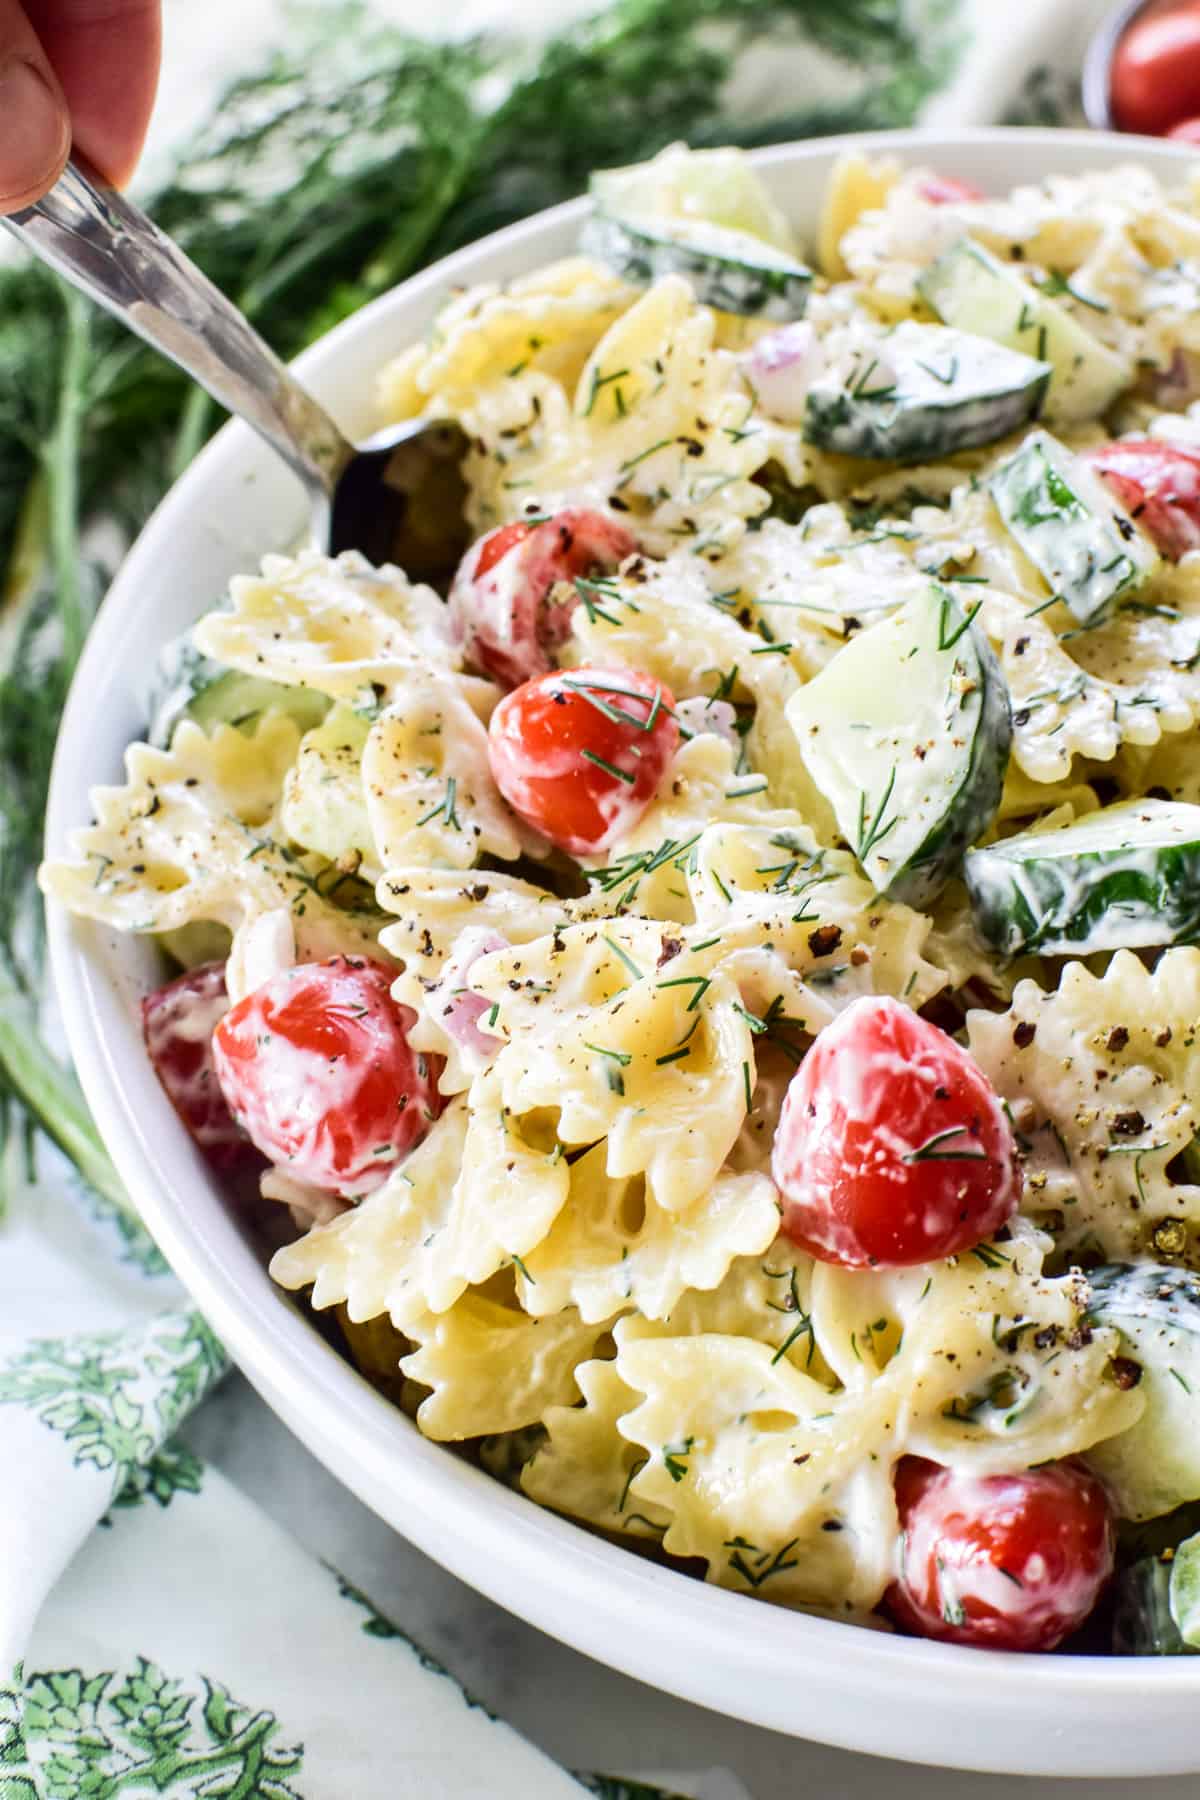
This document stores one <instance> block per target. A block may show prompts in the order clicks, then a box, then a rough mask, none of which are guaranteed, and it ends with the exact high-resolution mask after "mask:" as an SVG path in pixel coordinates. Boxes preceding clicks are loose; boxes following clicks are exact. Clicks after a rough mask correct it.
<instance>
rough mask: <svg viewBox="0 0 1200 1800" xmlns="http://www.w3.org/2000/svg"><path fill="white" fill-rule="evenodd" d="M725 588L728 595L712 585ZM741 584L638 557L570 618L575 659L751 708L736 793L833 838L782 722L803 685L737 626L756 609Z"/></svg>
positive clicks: (824, 806)
mask: <svg viewBox="0 0 1200 1800" xmlns="http://www.w3.org/2000/svg"><path fill="white" fill-rule="evenodd" d="M722 582H723V583H724V584H725V585H724V590H723V591H722V589H721V588H720V587H719V585H715V584H720V583H722ZM731 583H732V584H733V585H731ZM736 583H737V574H736V567H735V569H734V572H733V573H732V574H731V575H730V576H729V577H728V578H727V576H726V565H725V564H724V563H721V564H720V565H718V566H717V567H715V568H713V569H709V570H708V571H707V572H706V570H705V566H704V564H703V563H702V562H698V561H697V559H696V558H695V557H693V556H689V555H686V554H683V553H679V552H677V553H676V554H675V555H672V556H668V557H666V559H665V560H664V561H662V562H659V563H650V562H647V561H645V560H642V559H638V560H637V561H635V562H633V563H629V564H626V566H625V567H624V568H623V569H622V570H621V571H620V572H619V573H618V574H616V575H613V576H606V577H605V578H604V580H603V581H601V582H598V583H595V584H594V585H593V588H592V589H591V590H584V592H585V599H584V603H583V604H582V605H580V606H578V607H577V608H576V610H575V614H574V617H573V619H572V632H573V635H572V639H571V644H570V647H569V650H568V653H567V654H568V657H569V660H571V661H572V662H579V663H587V664H589V665H593V666H599V667H601V668H604V667H621V666H633V667H636V668H638V669H643V670H645V672H646V673H647V674H649V675H652V676H654V677H655V679H656V680H659V681H662V682H664V683H665V684H666V686H667V687H668V688H669V689H670V691H671V692H672V694H674V696H675V698H676V699H677V700H685V699H689V698H703V699H710V698H719V699H724V700H733V701H736V702H742V703H745V704H747V705H753V707H754V714H753V717H752V718H750V719H749V721H748V731H747V734H746V737H745V754H744V756H742V757H741V758H738V759H736V767H737V774H738V785H740V787H741V789H742V790H743V793H751V794H752V793H754V792H756V791H759V790H761V792H762V795H763V799H762V805H763V806H764V807H781V806H782V807H794V808H796V809H798V810H799V811H800V812H801V813H802V814H803V816H804V817H805V818H806V819H807V820H808V821H809V822H810V824H812V825H813V826H814V827H816V829H817V830H818V831H820V833H821V834H822V836H824V837H826V838H828V837H830V836H831V833H832V828H833V814H832V812H831V811H830V809H829V806H828V803H827V802H826V801H825V800H824V798H823V797H822V795H821V794H820V793H819V792H818V790H817V788H816V786H815V784H814V783H813V781H812V779H811V777H810V776H809V773H808V770H807V769H806V767H805V765H804V760H803V758H802V757H801V755H800V751H799V748H798V746H797V743H796V738H795V735H794V733H793V732H792V731H791V729H790V728H789V727H788V725H787V723H786V720H785V719H784V714H783V709H784V707H785V705H786V704H787V701H788V700H789V699H790V697H791V695H792V694H793V693H795V691H796V689H797V688H798V687H799V685H800V680H801V676H800V673H799V672H798V671H797V670H796V669H795V668H794V667H793V666H792V663H791V661H790V660H789V658H788V656H787V655H786V654H782V655H781V654H779V653H778V652H777V651H776V650H775V649H774V647H773V646H772V644H770V643H769V642H768V641H767V640H766V639H765V638H764V637H762V636H760V635H758V634H757V633H756V632H752V631H748V630H746V629H745V627H744V626H743V625H741V624H740V623H739V622H738V618H737V616H735V613H736V612H738V611H739V610H740V612H742V613H744V614H745V616H746V617H747V618H749V617H751V616H752V609H751V607H750V604H749V600H748V598H743V597H742V590H741V588H740V587H738V586H737V585H736ZM779 635H780V636H782V635H783V634H782V633H781V634H779ZM801 660H802V659H801ZM687 748H688V746H686V745H685V746H684V750H685V751H686V750H687ZM681 754H682V752H681ZM726 785H732V783H727V784H726ZM668 792H669V789H664V790H663V793H662V794H661V795H660V798H661V799H664V800H665V799H666V796H667V793H668Z"/></svg>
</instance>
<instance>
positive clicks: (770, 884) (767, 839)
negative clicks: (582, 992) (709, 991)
mask: <svg viewBox="0 0 1200 1800" xmlns="http://www.w3.org/2000/svg"><path fill="white" fill-rule="evenodd" d="M687 879H688V887H689V890H690V892H691V895H692V904H693V909H694V912H695V921H696V922H695V924H694V926H692V927H691V929H690V931H689V933H688V940H687V941H688V942H689V943H693V944H702V943H703V944H707V943H708V940H710V939H715V940H716V944H717V945H718V946H719V966H720V967H722V968H724V969H725V970H726V972H727V973H729V974H731V975H732V976H733V978H734V979H735V980H737V981H738V984H739V986H740V987H741V988H742V990H743V998H744V999H745V1000H746V1002H747V1004H750V1003H752V1002H758V1003H760V1004H766V1005H767V1006H768V1007H769V1006H770V1004H771V1003H772V1002H773V1001H775V1000H776V998H777V997H778V998H779V1000H781V1001H783V1002H786V1006H785V1010H786V1011H787V1013H788V1014H789V1016H795V1015H796V1013H797V1008H798V1009H799V1017H800V1020H801V1023H802V1025H803V1028H804V1029H806V1030H808V1031H810V1032H812V1031H815V1030H816V1029H818V1028H819V1027H820V1026H821V1025H824V1024H827V1023H828V1021H829V1019H830V1018H831V1017H832V1015H833V1012H834V1011H835V1010H836V1009H837V1008H838V1007H839V1006H842V1005H845V1004H846V1003H847V1002H848V1001H849V1000H852V999H854V998H856V997H857V996H858V995H859V994H865V993H882V994H893V995H895V996H897V997H903V998H905V999H907V1000H908V1001H909V1002H910V1003H911V1004H912V1005H914V1006H921V1005H923V1004H924V1002H925V1001H926V1000H928V999H930V998H931V997H932V996H933V995H934V994H935V993H938V992H939V991H940V990H941V989H942V988H943V987H944V986H945V984H946V977H945V974H944V973H943V971H942V970H941V969H940V968H938V967H937V966H936V964H935V963H933V962H931V961H929V960H928V959H927V958H926V956H925V955H924V950H925V947H926V944H927V942H928V940H929V935H930V921H929V919H928V917H927V916H926V915H925V914H924V913H919V912H916V911H914V909H913V908H911V907H908V906H905V905H903V904H902V903H901V902H899V901H892V900H886V899H883V898H881V897H880V896H879V895H878V894H877V893H876V892H875V889H874V887H873V886H872V884H871V883H870V882H869V881H867V880H866V879H865V878H864V877H863V875H862V874H861V873H860V871H859V869H858V866H857V864H856V863H855V861H854V859H853V858H852V857H851V856H850V855H849V854H848V853H847V852H845V851H840V850H827V849H824V848H822V847H821V846H819V845H818V844H817V842H816V839H815V838H814V836H813V834H812V833H811V832H810V831H808V830H806V829H805V828H804V827H803V826H795V825H793V826H790V827H788V828H786V829H783V830H770V829H768V828H767V827H766V826H763V825H736V824H731V825H711V826H709V827H708V828H707V829H706V830H705V831H704V832H702V833H701V835H700V838H699V840H698V842H697V844H696V846H695V849H694V851H693V852H692V858H691V860H690V862H689V865H688V877H687ZM693 954H699V952H693ZM714 954H717V952H715V951H714Z"/></svg>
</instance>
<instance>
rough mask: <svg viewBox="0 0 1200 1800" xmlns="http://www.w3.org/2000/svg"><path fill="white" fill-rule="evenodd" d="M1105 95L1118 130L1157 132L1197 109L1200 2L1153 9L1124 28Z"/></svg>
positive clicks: (1199, 93)
mask: <svg viewBox="0 0 1200 1800" xmlns="http://www.w3.org/2000/svg"><path fill="white" fill-rule="evenodd" d="M1109 100H1110V103H1111V106H1112V114H1113V121H1114V123H1115V124H1116V125H1117V127H1118V128H1119V129H1120V130H1121V131H1144V132H1148V133H1149V135H1150V136H1151V137H1157V136H1158V135H1159V134H1160V133H1162V132H1165V131H1167V130H1168V129H1169V128H1170V127H1171V126H1172V125H1174V124H1176V123H1178V121H1179V120H1180V119H1187V118H1190V117H1192V116H1193V115H1194V114H1195V113H1197V112H1200V5H1195V4H1193V5H1182V6H1172V7H1171V8H1169V9H1167V10H1163V9H1156V10H1154V11H1152V12H1150V13H1149V14H1148V15H1147V16H1146V17H1145V18H1142V19H1138V20H1136V21H1135V23H1134V24H1132V25H1131V26H1130V27H1129V30H1128V31H1126V32H1125V33H1124V35H1123V36H1122V38H1121V41H1120V43H1119V44H1118V45H1117V49H1116V54H1115V56H1114V57H1113V66H1112V78H1111V82H1110V86H1109Z"/></svg>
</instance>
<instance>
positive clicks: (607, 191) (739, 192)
mask: <svg viewBox="0 0 1200 1800" xmlns="http://www.w3.org/2000/svg"><path fill="white" fill-rule="evenodd" d="M588 191H589V192H590V194H591V196H592V199H593V200H594V201H595V203H596V206H597V207H598V209H599V210H600V211H601V212H605V213H608V214H609V215H610V216H611V217H612V218H618V219H628V218H643V219H644V218H652V219H676V220H682V221H685V222H690V223H692V224H700V225H719V226H721V227H722V228H723V229H724V230H726V231H740V232H745V233H747V234H748V235H749V236H750V237H753V238H759V239H760V240H761V241H762V242H763V243H764V244H772V245H774V247H775V249H776V250H783V251H786V252H787V253H788V254H789V255H791V254H793V253H794V252H795V249H796V244H795V239H794V237H793V235H792V228H791V226H790V225H789V224H788V221H787V218H786V216H785V214H784V213H783V212H781V211H780V209H779V207H778V206H776V204H775V202H774V201H773V200H772V199H771V196H770V194H768V192H767V190H766V187H765V185H764V184H763V181H762V178H761V177H760V176H759V175H758V174H757V173H756V171H755V169H754V166H753V164H752V163H751V162H750V160H749V158H748V157H747V156H746V154H745V152H744V151H742V150H737V149H734V148H732V147H727V148H722V149H718V150H689V149H688V147H687V145H686V144H668V145H667V147H666V149H665V150H660V151H659V153H658V155H657V156H654V157H651V158H650V160H649V161H648V162H642V163H630V164H628V165H627V166H626V167H625V168H622V169H598V170H597V171H596V172H595V173H594V174H593V176H592V178H591V181H590V182H589V184H588Z"/></svg>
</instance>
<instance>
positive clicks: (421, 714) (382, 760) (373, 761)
mask: <svg viewBox="0 0 1200 1800" xmlns="http://www.w3.org/2000/svg"><path fill="white" fill-rule="evenodd" d="M362 780H363V786H364V788H365V790H366V807H367V818H368V820H369V822H370V826H371V833H372V836H373V838H374V840H375V844H376V846H377V848H378V853H379V860H380V863H381V864H382V866H383V867H384V869H396V868H407V867H409V866H410V865H411V866H415V867H417V868H420V867H422V866H426V867H428V866H430V865H432V866H434V867H437V866H441V867H443V868H452V869H468V868H470V867H472V865H473V864H474V863H476V862H477V861H478V860H479V858H480V857H481V856H498V857H501V858H503V859H504V860H505V861H506V862H511V861H514V860H515V859H516V858H517V857H518V856H520V855H521V853H522V851H523V850H524V849H525V848H526V846H527V844H528V842H529V838H528V834H526V833H523V832H522V831H521V830H520V828H519V826H518V824H517V821H516V818H515V817H514V815H513V814H512V813H511V812H510V811H509V809H508V808H507V807H506V806H505V804H504V802H503V800H502V799H501V798H500V794H499V791H498V789H497V788H496V785H495V783H494V781H493V780H492V773H491V769H490V768H489V766H488V756H487V733H486V731H485V730H484V728H483V726H482V725H481V724H480V722H479V719H478V718H477V717H476V714H475V712H474V710H473V708H472V707H471V704H470V702H469V700H468V698H467V696H466V695H465V693H464V692H463V688H462V683H461V680H460V678H459V677H458V676H456V675H454V674H452V673H450V672H449V671H446V670H442V669H438V668H435V667H432V666H429V665H426V666H424V667H421V666H420V665H418V664H415V663H414V664H412V665H410V666H409V667H407V668H405V669H403V670H396V671H394V674H393V679H392V686H391V705H390V706H389V708H388V710H387V711H386V712H385V713H383V714H382V715H381V716H380V717H379V718H378V719H377V720H376V721H375V723H374V725H372V727H371V732H370V736H369V737H368V738H367V742H366V747H365V749H364V750H363V759H362Z"/></svg>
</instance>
